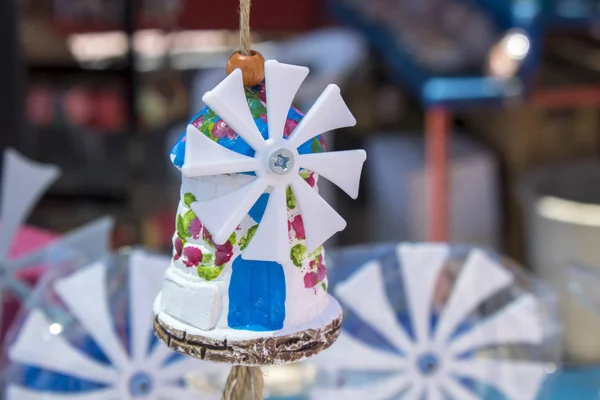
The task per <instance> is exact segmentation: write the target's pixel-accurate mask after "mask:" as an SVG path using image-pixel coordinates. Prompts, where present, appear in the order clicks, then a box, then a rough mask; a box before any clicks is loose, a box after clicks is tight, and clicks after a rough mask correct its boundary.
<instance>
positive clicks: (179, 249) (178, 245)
mask: <svg viewBox="0 0 600 400" xmlns="http://www.w3.org/2000/svg"><path fill="white" fill-rule="evenodd" d="M182 252H183V241H182V240H181V238H180V237H179V236H178V237H176V238H175V255H174V256H173V259H174V260H175V261H177V260H179V259H180V258H181V253H182Z"/></svg>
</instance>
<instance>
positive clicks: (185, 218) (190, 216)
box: [183, 210, 196, 237]
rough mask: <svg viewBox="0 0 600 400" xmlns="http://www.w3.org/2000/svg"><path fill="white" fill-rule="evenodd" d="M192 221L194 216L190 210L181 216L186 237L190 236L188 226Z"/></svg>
mask: <svg viewBox="0 0 600 400" xmlns="http://www.w3.org/2000/svg"><path fill="white" fill-rule="evenodd" d="M194 219H196V214H194V212H193V211H192V210H189V211H188V212H186V213H185V215H184V216H183V229H184V230H185V234H186V237H190V236H192V234H191V233H190V224H191V223H192V221H193V220H194Z"/></svg>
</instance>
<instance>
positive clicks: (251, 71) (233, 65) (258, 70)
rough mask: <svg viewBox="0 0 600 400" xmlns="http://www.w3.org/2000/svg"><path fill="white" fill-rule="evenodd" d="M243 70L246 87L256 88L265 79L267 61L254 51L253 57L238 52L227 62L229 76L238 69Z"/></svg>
mask: <svg viewBox="0 0 600 400" xmlns="http://www.w3.org/2000/svg"><path fill="white" fill-rule="evenodd" d="M238 68H239V69H241V70H242V76H243V77H244V86H246V87H252V86H256V85H258V84H259V83H261V82H262V81H263V79H265V59H264V57H263V56H262V54H260V53H259V52H257V51H254V50H252V55H249V56H245V55H243V54H241V53H240V52H239V51H236V52H235V53H233V54H232V55H231V57H229V60H228V61H227V66H226V67H225V69H226V70H227V75H229V74H230V73H232V72H233V71H235V70H236V69H238Z"/></svg>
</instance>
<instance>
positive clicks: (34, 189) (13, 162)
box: [0, 149, 112, 321]
mask: <svg viewBox="0 0 600 400" xmlns="http://www.w3.org/2000/svg"><path fill="white" fill-rule="evenodd" d="M59 174H60V171H59V169H58V168H57V167H55V166H52V165H43V164H38V163H35V162H33V161H30V160H27V159H25V158H24V157H22V156H21V155H19V154H18V153H17V152H16V151H14V150H11V149H9V150H6V151H5V153H4V161H3V168H2V198H1V203H0V303H1V302H2V299H3V298H4V295H5V292H6V291H10V292H12V293H13V294H15V295H17V296H18V298H19V299H21V300H24V299H26V298H27V297H28V296H29V294H30V292H31V288H30V287H29V285H28V284H26V283H24V282H22V281H21V280H19V279H18V278H17V276H16V273H17V272H19V271H22V270H24V269H27V268H29V267H31V266H34V265H38V266H39V265H40V264H41V261H43V260H44V259H45V258H47V257H48V256H50V255H53V256H54V257H56V256H59V255H60V254H59V253H61V252H62V253H64V252H67V251H69V250H72V249H77V251H78V252H79V253H80V254H86V255H103V254H106V253H107V252H108V249H109V244H110V240H109V233H110V231H111V229H112V221H111V220H110V219H109V218H102V219H100V220H98V221H95V222H92V223H90V224H88V225H86V226H84V227H82V228H79V229H77V230H75V231H73V232H71V233H69V234H67V235H65V236H62V237H60V238H58V239H57V241H56V242H54V243H52V244H51V245H49V246H47V247H42V248H41V249H38V250H36V251H34V252H30V253H28V254H27V255H25V256H23V257H20V258H18V259H12V258H10V257H9V251H10V250H11V248H12V246H14V245H16V243H14V240H15V237H16V234H17V232H18V230H19V228H20V227H21V226H22V224H23V223H24V222H25V220H26V219H27V216H28V215H29V213H30V211H31V209H32V208H33V207H34V206H35V204H36V203H37V201H38V200H39V199H40V197H41V196H42V194H43V193H44V191H45V190H46V189H47V188H48V187H49V186H50V185H51V184H52V183H53V182H54V181H55V180H56V179H57V178H58V177H59ZM90 238H94V239H95V240H94V241H90ZM1 311H2V307H0V312H1ZM0 321H1V315H0Z"/></svg>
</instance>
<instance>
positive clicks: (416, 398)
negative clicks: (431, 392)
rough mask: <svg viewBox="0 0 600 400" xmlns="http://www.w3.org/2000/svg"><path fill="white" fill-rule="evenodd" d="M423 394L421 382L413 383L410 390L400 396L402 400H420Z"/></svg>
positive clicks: (423, 388)
mask: <svg viewBox="0 0 600 400" xmlns="http://www.w3.org/2000/svg"><path fill="white" fill-rule="evenodd" d="M424 392H425V385H424V384H423V382H421V381H419V382H415V383H414V384H413V385H412V386H411V387H410V389H408V391H407V392H406V393H405V394H404V395H403V396H402V400H422V399H423V394H424Z"/></svg>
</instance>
